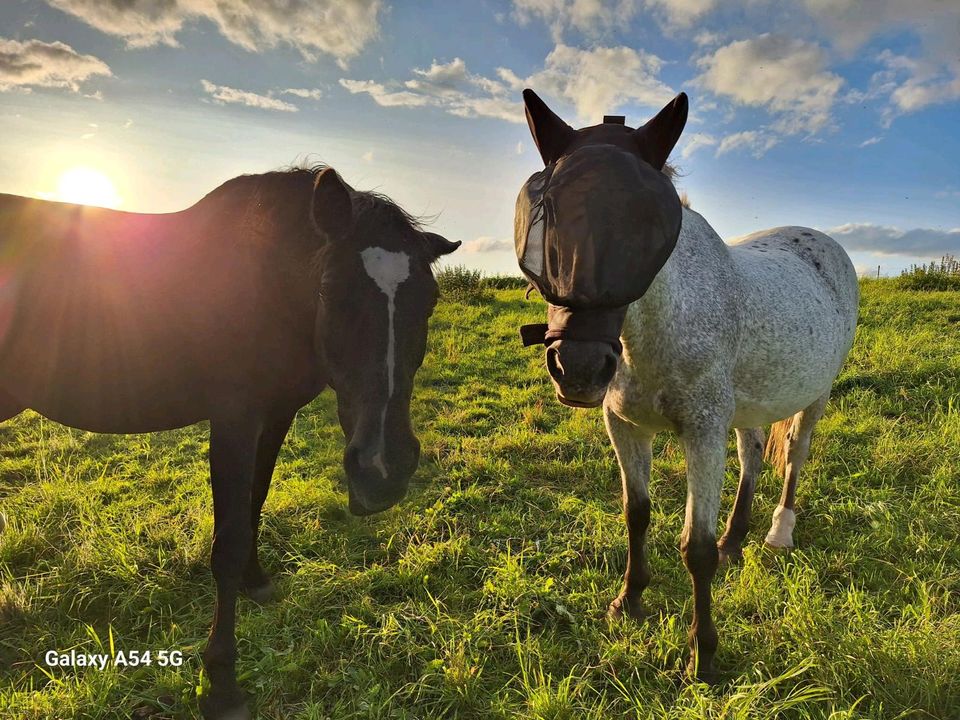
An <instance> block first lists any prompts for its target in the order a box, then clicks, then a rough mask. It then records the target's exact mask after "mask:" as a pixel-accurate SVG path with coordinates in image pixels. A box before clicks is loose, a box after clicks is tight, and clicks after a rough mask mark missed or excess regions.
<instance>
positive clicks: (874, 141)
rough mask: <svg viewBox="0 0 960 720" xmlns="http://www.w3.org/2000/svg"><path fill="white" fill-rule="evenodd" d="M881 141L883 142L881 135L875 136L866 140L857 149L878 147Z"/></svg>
mask: <svg viewBox="0 0 960 720" xmlns="http://www.w3.org/2000/svg"><path fill="white" fill-rule="evenodd" d="M881 140H883V138H882V137H880V136H879V135H874V136H873V137H869V138H867V139H866V140H864V141H863V142H862V143H860V144H859V145H858V146H857V147H862V148H865V147H869V146H870V145H876V144H877V143H878V142H880V141H881Z"/></svg>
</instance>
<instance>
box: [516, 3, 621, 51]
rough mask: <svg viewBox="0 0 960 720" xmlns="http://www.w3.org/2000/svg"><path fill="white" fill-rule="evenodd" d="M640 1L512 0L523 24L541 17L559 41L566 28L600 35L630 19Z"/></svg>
mask: <svg viewBox="0 0 960 720" xmlns="http://www.w3.org/2000/svg"><path fill="white" fill-rule="evenodd" d="M637 5H638V3H637V2H636V1H635V0H513V7H514V13H513V14H514V17H515V18H516V19H517V21H518V22H519V23H520V24H521V25H526V24H527V23H529V22H530V21H531V20H533V19H534V18H538V17H539V18H540V19H541V20H543V22H545V23H546V24H547V26H548V27H549V28H550V32H551V33H552V35H553V39H554V41H555V42H559V41H560V40H561V38H562V37H563V33H564V31H565V30H567V29H575V30H579V31H580V32H582V33H585V34H587V35H598V34H600V33H602V32H608V31H610V30H613V29H614V28H616V27H617V26H620V25H624V24H626V23H629V22H630V20H631V19H633V17H634V15H636V13H637Z"/></svg>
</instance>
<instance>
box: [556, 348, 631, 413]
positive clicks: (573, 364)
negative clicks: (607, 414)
mask: <svg viewBox="0 0 960 720" xmlns="http://www.w3.org/2000/svg"><path fill="white" fill-rule="evenodd" d="M546 360H547V370H548V371H549V373H550V378H551V379H552V380H553V386H554V389H555V390H556V392H557V399H558V400H559V401H560V402H561V403H563V404H564V405H569V406H570V407H577V408H592V407H597V406H599V405H601V404H602V403H603V398H604V396H605V395H606V393H607V386H608V385H609V384H610V381H611V380H613V376H614V374H615V373H616V372H617V364H618V363H619V356H618V355H617V353H616V352H614V349H613V348H612V347H611V345H610V344H609V343H607V342H599V341H591V340H557V341H555V342H553V343H552V344H551V345H550V346H549V347H547V358H546Z"/></svg>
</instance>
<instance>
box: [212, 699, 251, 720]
mask: <svg viewBox="0 0 960 720" xmlns="http://www.w3.org/2000/svg"><path fill="white" fill-rule="evenodd" d="M200 714H201V715H202V716H203V720H253V715H251V714H250V709H249V708H248V707H247V703H246V702H245V701H242V700H241V701H240V704H239V705H234V706H233V707H227V708H224V704H223V703H219V702H216V701H215V700H214V699H212V698H201V700H200Z"/></svg>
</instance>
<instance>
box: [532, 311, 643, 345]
mask: <svg viewBox="0 0 960 720" xmlns="http://www.w3.org/2000/svg"><path fill="white" fill-rule="evenodd" d="M626 315H627V306H626V305H622V306H620V307H615V308H590V309H584V310H577V309H574V308H568V307H563V306H561V305H554V304H552V303H550V304H549V306H548V307H547V322H545V323H532V324H530V325H522V326H521V327H520V339H521V340H522V341H523V344H524V346H525V347H529V346H530V345H550V344H552V343H553V342H554V341H555V340H580V341H591V342H603V343H607V344H608V345H610V346H611V347H612V348H613V351H614V352H615V353H616V354H617V355H619V354H620V353H622V352H623V345H621V343H620V331H621V330H622V328H623V320H624V318H625V317H626Z"/></svg>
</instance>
